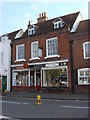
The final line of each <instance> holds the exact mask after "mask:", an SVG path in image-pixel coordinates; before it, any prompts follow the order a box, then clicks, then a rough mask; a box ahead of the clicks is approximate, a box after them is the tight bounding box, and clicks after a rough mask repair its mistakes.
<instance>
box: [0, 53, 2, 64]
mask: <svg viewBox="0 0 90 120" xmlns="http://www.w3.org/2000/svg"><path fill="white" fill-rule="evenodd" d="M0 64H1V65H3V52H0Z"/></svg>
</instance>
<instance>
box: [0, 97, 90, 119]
mask: <svg viewBox="0 0 90 120" xmlns="http://www.w3.org/2000/svg"><path fill="white" fill-rule="evenodd" d="M0 103H1V101H0ZM41 103H42V104H41V105H37V104H36V99H33V98H32V99H31V98H9V97H3V98H2V115H3V116H8V117H14V118H88V110H90V108H89V107H88V101H81V100H80V101H76V100H50V99H43V100H41Z"/></svg>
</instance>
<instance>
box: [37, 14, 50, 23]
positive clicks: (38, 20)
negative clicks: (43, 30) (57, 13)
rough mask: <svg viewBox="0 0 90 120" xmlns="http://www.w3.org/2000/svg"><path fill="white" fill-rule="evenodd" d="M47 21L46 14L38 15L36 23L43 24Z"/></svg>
mask: <svg viewBox="0 0 90 120" xmlns="http://www.w3.org/2000/svg"><path fill="white" fill-rule="evenodd" d="M47 19H48V17H47V16H46V12H44V13H42V14H39V18H38V19H37V22H38V23H41V22H44V21H46V20H47Z"/></svg>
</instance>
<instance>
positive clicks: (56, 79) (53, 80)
mask: <svg viewBox="0 0 90 120" xmlns="http://www.w3.org/2000/svg"><path fill="white" fill-rule="evenodd" d="M42 73H43V74H42V75H43V78H42V79H43V87H61V85H62V86H63V87H68V70H67V68H60V67H59V68H52V69H51V68H46V69H43V70H42Z"/></svg>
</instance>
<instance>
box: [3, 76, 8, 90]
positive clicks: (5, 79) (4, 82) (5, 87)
mask: <svg viewBox="0 0 90 120" xmlns="http://www.w3.org/2000/svg"><path fill="white" fill-rule="evenodd" d="M5 90H7V76H2V91H5Z"/></svg>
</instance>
